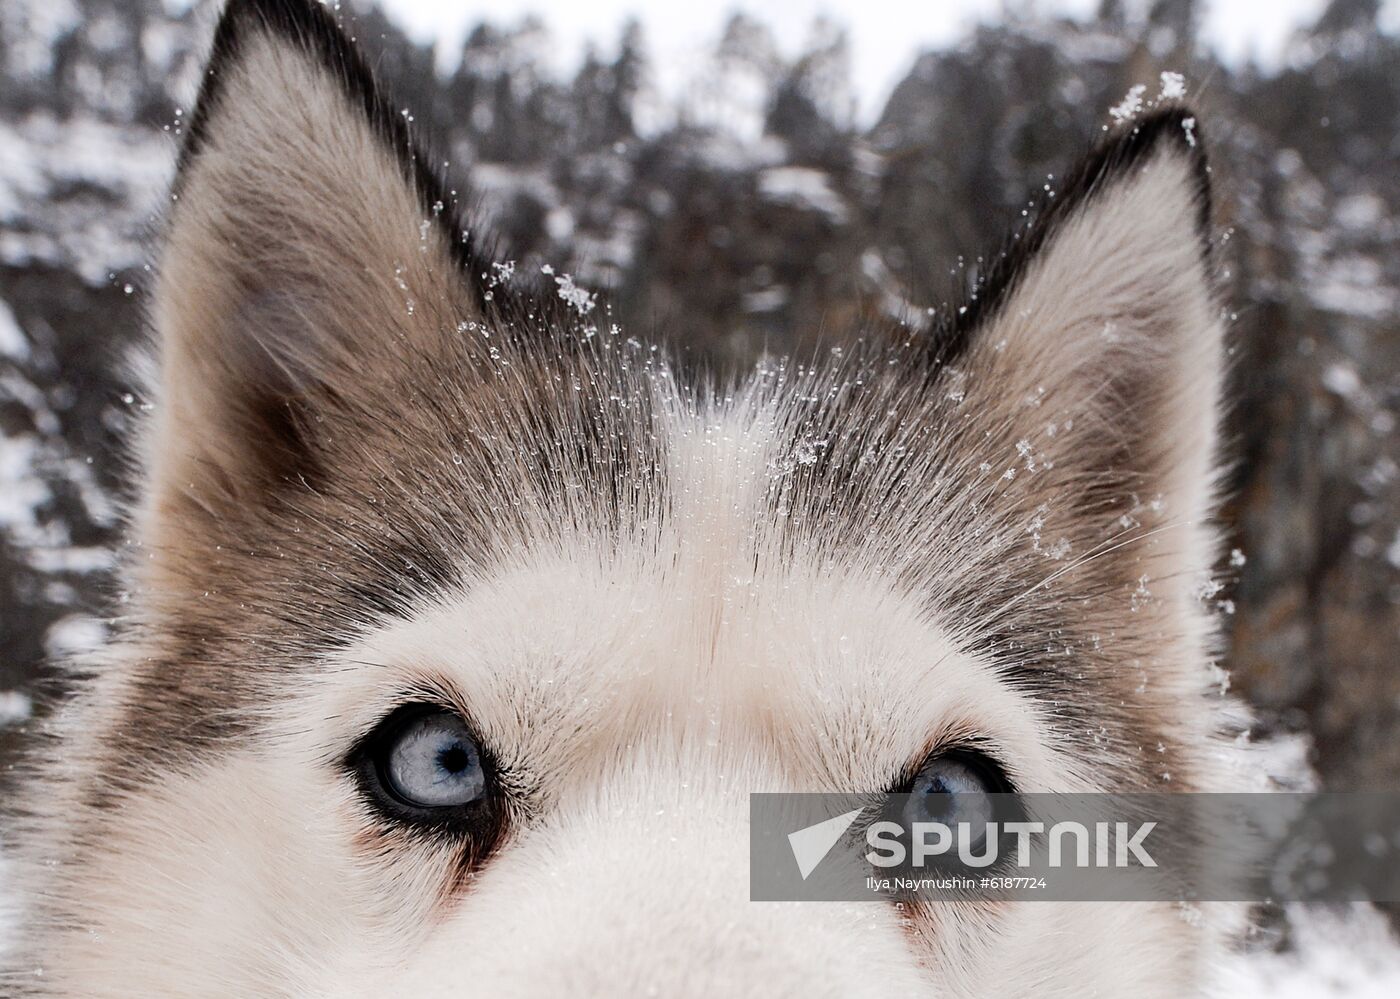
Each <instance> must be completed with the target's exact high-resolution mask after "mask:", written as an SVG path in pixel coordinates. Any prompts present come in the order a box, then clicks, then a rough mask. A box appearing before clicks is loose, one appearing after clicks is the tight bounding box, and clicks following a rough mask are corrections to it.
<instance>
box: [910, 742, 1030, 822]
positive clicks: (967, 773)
mask: <svg viewBox="0 0 1400 999" xmlns="http://www.w3.org/2000/svg"><path fill="white" fill-rule="evenodd" d="M1009 789H1010V788H1009V785H1008V784H1007V782H1006V779H1005V778H1004V777H1003V776H1002V775H1001V771H1000V769H999V768H997V767H996V764H994V763H992V762H991V761H990V760H988V759H987V758H986V757H984V756H982V755H981V754H976V753H969V752H963V751H955V752H950V753H944V754H941V755H939V756H935V757H932V758H930V759H929V760H927V761H926V762H925V763H924V765H923V766H922V767H921V768H920V769H919V772H918V773H917V774H915V776H914V779H913V781H912V782H911V783H910V784H909V800H908V802H907V803H906V805H905V816H904V817H905V820H906V821H907V822H911V823H912V822H941V823H943V824H944V825H946V826H948V827H949V828H956V827H957V825H958V823H961V822H966V823H969V825H970V826H971V828H972V829H973V830H974V831H976V830H981V829H982V828H983V827H984V826H985V824H986V823H987V822H990V821H992V819H993V818H994V817H995V814H994V813H995V811H996V807H995V799H993V798H992V797H990V795H993V794H999V793H1004V792H1006V791H1008V790H1009Z"/></svg>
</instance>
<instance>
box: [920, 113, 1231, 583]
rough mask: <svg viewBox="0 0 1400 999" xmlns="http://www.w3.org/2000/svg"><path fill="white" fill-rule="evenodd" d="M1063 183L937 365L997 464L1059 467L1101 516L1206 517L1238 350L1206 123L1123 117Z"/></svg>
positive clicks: (1085, 504)
mask: <svg viewBox="0 0 1400 999" xmlns="http://www.w3.org/2000/svg"><path fill="white" fill-rule="evenodd" d="M1054 188H1055V193H1054V194H1053V195H1052V196H1051V198H1050V200H1049V202H1048V207H1047V208H1046V210H1045V211H1044V212H1043V213H1042V214H1041V216H1040V217H1039V218H1038V219H1036V220H1035V221H1034V222H1032V223H1031V224H1030V225H1029V226H1028V227H1027V228H1026V229H1024V230H1023V231H1021V232H1020V233H1019V234H1018V235H1017V236H1016V238H1015V239H1014V240H1013V241H1012V242H1011V243H1010V244H1009V248H1008V250H1007V251H1006V252H1005V253H1004V254H1003V255H1001V256H1000V257H998V258H996V259H995V261H994V263H993V265H992V266H991V268H990V269H989V272H988V274H987V276H986V278H985V280H984V281H983V282H982V283H981V284H980V286H979V288H978V291H977V293H976V294H975V295H973V296H971V297H970V298H969V299H968V301H966V302H965V303H963V305H962V307H961V309H960V310H959V309H954V310H952V311H951V312H950V313H949V316H948V323H947V325H946V327H945V328H944V329H942V330H941V331H940V334H939V335H938V336H937V337H935V339H934V347H933V350H934V355H935V358H936V359H937V360H938V361H939V362H940V364H939V367H938V374H937V378H938V379H939V381H940V382H942V383H943V385H944V386H945V390H946V391H948V392H950V393H954V394H956V395H958V397H962V396H963V395H964V394H965V396H966V399H967V406H968V411H969V412H970V413H972V414H975V416H974V417H973V422H975V423H976V429H975V431H974V432H975V433H976V434H977V435H978V436H979V437H980V438H982V440H983V444H982V447H983V448H984V450H987V451H988V452H989V453H994V454H996V455H1000V454H1001V453H1002V451H1003V449H1005V452H1006V454H1007V455H1008V456H1009V459H1010V460H1008V461H1007V462H1006V464H1005V465H998V466H997V468H996V471H998V472H1001V471H1003V469H1006V468H1009V469H1011V474H1012V475H1015V474H1017V473H1024V472H1026V471H1028V470H1030V469H1034V470H1035V471H1039V472H1042V473H1045V474H1044V475H1043V476H1042V477H1040V478H1038V479H1036V482H1037V483H1038V486H1037V489H1039V490H1040V492H1041V494H1046V490H1047V487H1049V486H1051V485H1052V483H1053V484H1054V485H1057V486H1059V487H1060V488H1061V489H1062V490H1063V495H1064V496H1065V497H1067V499H1066V500H1065V503H1066V505H1072V506H1075V507H1077V508H1078V509H1079V510H1080V511H1081V513H1093V514H1094V516H1093V518H1092V519H1093V520H1095V521H1097V520H1098V519H1099V518H1100V517H1105V515H1106V519H1107V520H1109V521H1116V519H1117V518H1118V517H1119V516H1120V515H1121V514H1122V513H1123V512H1124V511H1123V509H1122V507H1123V505H1124V504H1130V503H1141V504H1152V505H1153V506H1154V508H1156V509H1159V510H1161V511H1162V517H1163V518H1166V519H1171V520H1173V521H1177V522H1198V521H1200V520H1201V519H1202V518H1205V517H1207V516H1209V515H1210V513H1211V512H1212V507H1213V500H1214V469H1215V461H1216V454H1215V448H1216V435H1217V427H1216V424H1217V419H1218V413H1217V409H1218V405H1219V396H1220V382H1221V378H1222V369H1223V359H1222V324H1221V320H1220V310H1219V308H1218V305H1217V303H1216V301H1215V297H1214V293H1213V275H1212V268H1211V261H1210V257H1211V247H1210V241H1209V225H1210V212H1211V206H1210V190H1209V168H1208V166H1207V163H1206V159H1205V152H1204V146H1203V140H1202V135H1201V130H1200V127H1199V125H1198V123H1197V120H1196V118H1195V116H1194V115H1193V114H1192V113H1191V112H1190V111H1188V110H1186V109H1184V108H1181V107H1172V108H1168V109H1165V110H1160V111H1158V112H1156V113H1154V114H1151V115H1149V116H1148V117H1146V118H1144V119H1142V120H1139V121H1137V122H1135V123H1132V124H1130V125H1128V126H1126V127H1123V128H1121V129H1120V130H1119V131H1117V132H1115V133H1114V134H1112V135H1110V136H1109V137H1108V138H1107V139H1106V141H1105V142H1104V143H1103V144H1102V145H1101V146H1100V147H1099V148H1098V149H1097V150H1096V151H1095V152H1093V153H1092V154H1091V155H1090V156H1089V157H1088V158H1087V159H1086V160H1085V161H1084V163H1083V164H1081V166H1080V167H1079V169H1078V170H1077V171H1076V172H1074V173H1073V174H1071V175H1070V176H1069V177H1068V178H1067V179H1066V180H1064V181H1063V182H1060V183H1057V184H1054ZM1013 447H1014V450H1012V448H1013ZM988 460H989V461H993V462H995V461H999V460H1000V458H999V457H991V458H989V459H988ZM1024 477H1025V478H1026V479H1027V480H1029V479H1031V478H1032V477H1033V476H1030V475H1027V476H1024ZM1016 485H1017V486H1019V485H1020V483H1019V482H1018V483H1016ZM1027 488H1029V487H1027ZM1053 492H1054V491H1053V490H1052V491H1051V494H1053ZM1068 497H1072V498H1068ZM1051 516H1052V517H1053V516H1054V512H1052V514H1051ZM1142 519H1143V520H1146V518H1142ZM1080 520H1081V530H1082V531H1084V532H1086V533H1087V532H1088V531H1091V530H1097V529H1096V528H1093V527H1092V526H1091V525H1090V523H1089V522H1087V521H1085V520H1084V518H1083V517H1080ZM1200 568H1204V567H1200Z"/></svg>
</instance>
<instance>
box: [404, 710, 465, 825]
mask: <svg viewBox="0 0 1400 999" xmlns="http://www.w3.org/2000/svg"><path fill="white" fill-rule="evenodd" d="M382 746H383V748H382V749H381V759H380V761H379V762H380V774H381V775H382V776H383V778H384V781H385V783H386V784H387V785H388V789H389V790H390V791H392V792H393V793H394V794H396V795H398V796H399V797H400V798H402V799H403V800H404V801H405V802H406V803H408V804H410V805H414V806H417V807H418V808H457V807H460V806H462V805H465V804H468V803H470V802H473V801H475V800H476V799H478V798H480V797H481V796H482V794H483V793H485V791H486V772H485V770H483V769H482V766H481V750H480V749H479V748H478V747H477V744H476V741H475V740H474V739H473V738H472V735H471V732H470V731H469V730H468V729H467V725H466V723H465V722H464V721H462V719H461V718H459V717H457V715H455V714H453V713H452V712H450V711H433V712H431V713H428V714H420V715H417V716H416V717H410V718H408V719H406V720H405V721H404V722H403V723H402V724H401V725H400V726H399V728H398V730H397V731H395V732H392V733H388V738H386V739H385V740H384V742H383V744H382Z"/></svg>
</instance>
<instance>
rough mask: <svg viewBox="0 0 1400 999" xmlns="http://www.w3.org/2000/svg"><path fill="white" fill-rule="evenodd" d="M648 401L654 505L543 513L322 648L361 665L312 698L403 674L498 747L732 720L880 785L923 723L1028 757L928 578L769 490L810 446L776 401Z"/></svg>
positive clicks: (353, 695) (729, 727) (659, 733)
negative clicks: (589, 514) (824, 542)
mask: <svg viewBox="0 0 1400 999" xmlns="http://www.w3.org/2000/svg"><path fill="white" fill-rule="evenodd" d="M658 411H659V412H662V413H664V414H665V416H664V424H663V426H662V427H661V429H662V431H663V433H664V435H665V439H666V442H667V446H666V448H665V450H664V454H665V472H664V477H665V483H666V492H667V496H668V501H667V502H666V503H665V504H664V507H662V506H657V507H654V508H653V510H652V514H651V517H650V518H649V519H648V521H647V522H645V523H634V524H630V525H625V526H622V527H620V528H619V527H617V526H616V525H615V524H613V525H612V526H605V525H608V524H609V523H610V521H611V518H606V517H603V518H599V519H598V520H597V522H596V523H595V524H593V525H592V528H591V529H583V530H578V529H575V530H573V531H572V532H570V533H568V534H567V535H561V534H560V533H558V532H553V531H546V530H543V529H542V530H541V532H540V536H539V541H538V543H536V544H534V545H526V546H523V547H521V548H519V549H517V550H515V551H512V552H510V553H508V555H506V556H505V557H504V558H501V559H498V560H497V561H496V562H494V563H493V564H491V565H490V566H489V567H485V568H483V569H481V570H480V571H478V572H476V573H473V574H469V575H468V576H467V577H466V578H465V579H464V581H463V583H462V585H461V586H460V587H457V588H454V589H453V590H452V591H450V592H445V593H443V594H441V595H440V597H439V598H438V599H437V600H435V601H433V602H432V603H431V605H429V606H425V607H420V608H418V609H417V610H416V611H415V612H414V613H412V614H410V615H409V616H407V617H406V618H404V619H398V620H394V621H391V622H388V623H386V624H385V625H384V626H383V627H380V628H378V629H375V630H374V631H372V632H371V633H370V634H368V635H367V636H365V637H364V639H363V640H362V641H360V642H358V643H357V644H356V645H355V646H354V647H353V648H351V649H349V650H346V651H345V652H343V653H337V654H336V656H335V659H336V661H337V662H338V663H345V662H349V663H351V664H355V665H358V666H359V667H361V668H363V670H364V672H363V675H362V677H361V679H362V681H363V684H364V685H366V686H361V687H357V688H354V689H353V690H351V689H343V690H342V694H343V696H345V698H346V703H345V704H344V705H337V706H335V707H334V708H333V709H332V710H331V711H330V712H328V714H330V715H332V716H337V717H346V718H355V717H356V715H357V713H358V714H362V715H364V716H365V717H363V718H359V719H358V724H359V725H360V727H363V725H364V724H366V723H368V722H370V721H372V715H373V713H374V712H375V711H376V710H382V708H383V707H384V706H386V705H392V703H393V702H394V701H395V700H398V699H401V698H402V697H403V696H404V691H405V690H411V689H421V688H423V687H425V686H427V687H432V688H437V689H442V688H446V689H447V690H450V691H451V692H452V696H454V697H457V698H460V701H461V703H462V707H463V709H464V710H465V711H466V712H467V713H468V714H469V715H470V716H471V717H472V719H473V721H474V722H475V724H476V725H477V726H478V727H479V728H480V729H481V730H482V732H483V734H484V735H485V736H486V737H487V738H488V739H489V740H490V741H491V742H492V743H493V745H494V746H495V747H496V749H497V751H498V752H500V753H502V754H503V755H505V756H508V757H510V758H512V759H516V760H520V761H524V762H525V764H526V765H534V766H540V765H542V764H545V765H547V761H549V760H551V759H552V760H560V759H568V760H569V761H571V763H572V765H574V766H575V767H576V768H577V767H579V766H581V765H582V764H581V762H580V761H581V760H582V759H584V758H586V757H587V756H589V754H592V755H594V756H596V757H599V758H604V757H615V756H616V755H617V752H618V750H619V748H621V747H628V746H636V745H638V744H640V743H647V742H649V741H650V742H655V741H657V740H663V741H664V740H671V741H673V742H678V743H681V742H683V743H689V744H694V745H699V746H702V747H703V746H704V745H705V744H706V743H707V742H712V743H718V742H720V741H726V742H732V741H736V740H737V741H747V742H749V743H751V745H750V747H749V748H751V749H754V750H756V751H760V752H769V753H772V754H776V755H777V756H778V757H780V759H779V764H780V765H781V766H785V767H788V768H789V769H790V770H795V771H802V770H804V769H805V771H806V772H805V773H796V774H795V776H796V777H798V779H800V780H804V781H807V782H809V783H810V782H820V781H821V780H823V779H825V780H839V781H845V782H847V783H854V784H856V786H878V785H879V784H881V783H884V782H887V781H888V779H889V777H890V776H891V774H892V773H894V772H897V771H898V769H899V768H900V767H901V766H903V765H904V764H906V763H907V762H908V758H909V757H910V756H911V755H913V754H916V753H917V752H919V751H920V749H921V748H925V749H926V748H927V746H928V744H929V743H930V741H938V740H945V739H946V740H952V739H956V738H958V737H960V736H963V735H965V734H967V733H975V734H976V735H977V736H978V737H980V738H993V739H995V738H996V737H997V736H998V735H999V734H1001V733H1003V732H1004V733H1006V737H1007V738H1010V739H1020V740H1022V741H1024V742H1025V743H1026V745H1024V746H1022V745H1018V746H1017V747H1016V749H1017V751H1018V756H1019V757H1020V758H1021V759H1023V760H1026V761H1027V765H1028V766H1030V767H1031V768H1032V769H1033V768H1034V767H1033V762H1032V761H1033V760H1034V758H1035V757H1036V751H1035V750H1034V748H1033V743H1034V741H1035V740H1034V738H1033V736H1032V735H1031V734H1032V733H1034V732H1035V731H1036V730H1037V728H1038V723H1037V722H1036V719H1035V717H1034V715H1035V711H1034V708H1033V704H1032V702H1031V701H1030V700H1028V699H1027V698H1025V697H1023V696H1021V695H1020V694H1018V693H1017V692H1015V691H1014V690H1013V689H1011V688H1009V687H1008V686H1007V685H1006V684H1004V683H1003V682H1001V681H1000V678H999V676H998V674H997V672H996V670H995V668H994V667H993V666H992V665H990V664H989V663H987V662H985V661H983V660H981V659H979V658H978V657H977V656H976V655H975V654H974V653H973V652H972V651H970V650H968V649H966V648H963V647H961V646H960V644H959V642H958V641H957V640H955V638H954V636H953V635H952V634H950V632H949V631H948V630H946V629H945V628H943V627H942V626H941V625H940V624H939V621H938V618H939V614H938V613H937V609H936V608H935V607H932V606H930V604H929V602H928V599H927V594H924V593H919V592H916V591H913V590H911V589H909V588H908V587H907V586H906V585H905V583H904V582H903V581H902V580H901V577H900V574H899V573H896V572H889V571H884V570H885V568H886V567H885V566H884V565H883V564H882V562H881V561H880V559H879V558H864V557H858V556H856V555H855V554H853V552H852V550H851V549H849V548H848V549H846V554H845V557H844V558H841V559H837V558H833V557H832V555H831V552H830V551H828V550H827V549H825V548H823V547H822V546H818V545H814V544H806V543H801V542H798V543H794V538H793V531H792V528H793V525H794V522H795V523H798V524H800V523H801V522H802V518H801V517H800V516H796V517H795V520H790V519H789V518H790V517H793V512H792V511H790V510H789V511H779V510H778V509H777V507H778V506H779V505H780V503H779V501H776V500H775V492H776V491H777V489H778V488H779V487H780V486H781V484H782V480H783V479H785V478H786V477H789V476H791V475H793V474H794V471H795V469H794V465H793V463H794V462H797V463H798V464H799V466H800V463H801V462H803V461H804V460H808V459H807V457H806V453H805V452H803V451H802V450H801V448H803V447H808V448H813V447H816V446H817V445H815V444H813V443H812V441H811V440H810V439H809V435H807V434H805V432H802V431H797V432H795V431H794V429H793V427H792V425H791V424H792V421H791V413H789V412H787V411H784V410H782V409H781V408H776V407H772V406H766V405H764V404H763V403H762V402H761V401H760V400H758V399H749V400H745V401H739V402H734V401H731V402H729V403H727V404H725V405H716V406H700V407H686V406H681V405H676V404H674V401H673V402H672V403H668V404H666V405H662V406H660V407H658ZM794 448H796V449H797V452H796V453H797V457H794ZM846 515H847V516H848V517H849V518H850V520H849V522H848V525H847V526H848V528H849V530H850V531H851V532H853V533H856V534H857V536H860V537H863V536H865V535H864V532H863V531H862V530H861V529H860V524H859V522H858V519H857V518H858V517H859V516H860V512H859V511H856V510H847V511H846ZM887 547H888V546H886V545H883V544H882V545H880V546H878V548H879V550H881V551H884V550H886V549H887ZM335 673H336V676H337V678H338V682H339V680H341V679H343V677H344V673H343V672H341V671H340V670H339V669H337V670H336V671H335ZM366 687H368V688H372V691H373V693H369V694H368V696H367V689H366ZM357 701H358V703H355V702H357Z"/></svg>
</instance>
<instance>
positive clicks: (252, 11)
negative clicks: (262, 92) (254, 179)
mask: <svg viewBox="0 0 1400 999" xmlns="http://www.w3.org/2000/svg"><path fill="white" fill-rule="evenodd" d="M338 18H339V15H338V14H334V13H332V12H331V11H330V10H329V9H327V8H326V7H324V6H322V5H321V4H320V3H317V2H316V0H229V2H228V4H227V6H226V7H225V8H224V12H223V16H222V17H221V18H220V20H219V25H218V28H217V29H216V31H215V33H214V41H213V45H212V47H211V49H210V54H209V60H208V63H207V68H206V70H205V75H204V79H203V82H202V84H201V86H200V91H199V97H198V99H197V101H196V103H195V108H194V112H193V115H192V116H191V118H190V120H189V122H188V125H187V129H186V136H185V142H184V146H183V148H182V149H181V151H180V157H179V161H178V164H177V168H176V175H175V183H174V191H175V193H176V194H177V195H178V194H179V193H180V191H181V190H182V187H183V184H184V182H185V179H186V177H187V175H188V172H189V169H190V167H191V165H192V164H193V163H194V161H195V160H196V159H197V158H198V157H199V155H200V153H201V151H202V150H203V149H204V148H205V147H206V146H207V145H208V143H209V140H210V136H211V133H212V132H213V130H214V129H215V128H217V118H218V116H219V113H220V109H221V107H222V105H223V102H224V101H225V100H236V99H237V95H229V94H227V93H226V90H227V88H228V85H229V82H228V81H229V77H230V75H231V69H232V67H234V66H236V65H237V64H238V62H239V60H240V59H242V58H243V57H244V55H245V53H246V47H247V44H248V41H249V40H250V39H252V38H255V37H257V36H258V35H260V34H262V35H266V36H268V37H271V38H273V39H275V40H277V41H278V42H280V43H281V44H284V45H286V46H287V47H288V48H289V49H292V50H295V51H297V52H299V53H300V54H301V55H302V56H304V57H305V58H307V59H308V60H310V61H311V62H313V63H314V64H316V65H318V66H319V67H321V68H322V69H323V70H324V71H325V73H326V75H327V77H328V79H330V80H332V81H334V84H335V86H337V87H338V88H339V89H340V90H341V92H342V93H343V94H344V96H345V98H346V100H347V101H348V103H349V104H350V106H351V108H352V109H355V110H356V111H357V112H358V113H360V114H362V115H363V117H364V120H365V121H367V122H368V123H369V125H370V127H371V129H372V130H373V131H374V133H375V135H377V136H378V137H379V138H380V139H381V140H382V142H383V145H384V148H385V150H386V152H387V153H388V154H389V155H390V156H391V157H392V158H393V159H394V160H395V161H396V162H397V163H398V164H399V168H400V171H401V173H402V175H403V176H404V178H405V179H406V180H407V181H408V182H410V183H411V184H412V185H413V187H414V190H415V192H416V194H417V196H418V199H419V201H420V202H421V204H422V206H423V209H424V213H425V217H427V218H432V219H434V220H435V222H436V223H437V224H440V225H444V226H446V227H447V235H448V237H449V238H448V239H447V243H448V245H449V246H450V247H451V248H452V252H453V255H454V258H455V260H456V262H457V263H458V264H459V265H460V266H461V267H462V268H463V269H464V270H465V271H466V272H467V273H469V274H476V273H479V271H480V267H478V266H477V252H476V247H475V246H474V244H473V243H472V241H471V239H470V237H469V236H468V235H464V234H465V233H467V232H468V230H467V228H466V227H464V226H463V225H462V224H461V221H460V216H459V209H458V203H457V199H456V198H454V197H453V196H452V195H451V194H450V192H449V189H448V186H447V185H446V184H445V183H444V182H443V179H442V178H441V177H440V176H439V175H438V174H437V173H436V172H435V171H434V170H433V169H432V168H431V167H430V166H429V163H430V162H431V160H430V159H429V157H428V156H426V155H425V154H424V152H423V150H422V148H421V147H420V146H419V145H418V144H417V143H416V142H415V140H414V137H413V136H412V135H411V134H410V132H409V128H408V125H407V123H406V121H405V120H404V117H403V116H402V115H401V114H399V113H398V112H397V111H396V110H395V109H394V106H393V104H392V103H391V102H390V100H389V99H388V96H387V95H386V93H385V92H384V90H383V89H382V88H381V87H380V85H379V83H378V81H377V80H376V79H375V76H374V73H373V71H372V70H371V69H370V67H369V64H368V63H367V62H366V61H365V59H364V57H363V56H362V55H361V53H360V51H359V50H358V49H357V47H356V46H355V45H354V44H353V43H352V42H351V41H350V39H349V38H348V37H346V34H345V32H344V31H343V30H342V28H341V26H340V24H339V23H337V22H338ZM285 99H286V100H288V101H296V100H298V99H300V95H297V94H287V95H285ZM472 284H473V287H474V288H475V287H476V282H473V283H472Z"/></svg>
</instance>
